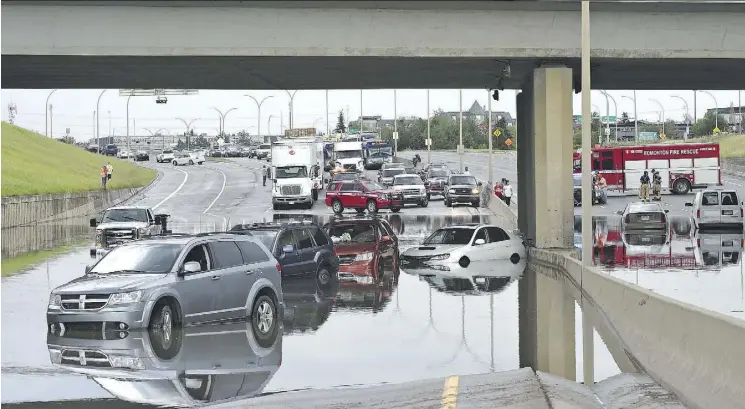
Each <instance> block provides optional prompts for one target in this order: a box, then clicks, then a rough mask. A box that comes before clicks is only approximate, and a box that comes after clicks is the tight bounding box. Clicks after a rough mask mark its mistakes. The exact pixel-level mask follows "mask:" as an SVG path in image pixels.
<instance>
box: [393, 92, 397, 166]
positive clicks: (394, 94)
mask: <svg viewBox="0 0 745 409" xmlns="http://www.w3.org/2000/svg"><path fill="white" fill-rule="evenodd" d="M397 99H398V98H396V90H395V89H394V90H393V134H394V135H396V137H395V138H393V156H397V155H398V107H397V106H396V100H397Z"/></svg>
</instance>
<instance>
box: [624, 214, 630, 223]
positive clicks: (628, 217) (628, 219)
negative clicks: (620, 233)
mask: <svg viewBox="0 0 745 409" xmlns="http://www.w3.org/2000/svg"><path fill="white" fill-rule="evenodd" d="M625 221H626V223H631V215H630V214H627V215H626V219H625Z"/></svg>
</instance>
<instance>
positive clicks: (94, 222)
mask: <svg viewBox="0 0 745 409" xmlns="http://www.w3.org/2000/svg"><path fill="white" fill-rule="evenodd" d="M90 223H91V227H96V225H97V224H98V223H96V218H95V217H93V218H91V220H90Z"/></svg>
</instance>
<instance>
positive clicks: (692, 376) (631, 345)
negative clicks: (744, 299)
mask: <svg viewBox="0 0 745 409" xmlns="http://www.w3.org/2000/svg"><path fill="white" fill-rule="evenodd" d="M574 254H576V253H575V252H574V251H571V250H564V251H557V250H541V249H535V248H531V249H530V262H531V263H538V264H544V265H548V266H551V267H553V268H557V269H558V270H560V272H562V273H563V274H564V275H565V277H566V278H567V279H568V280H569V281H571V282H573V283H574V285H575V286H577V287H580V288H581V291H582V294H583V296H584V297H587V298H588V299H589V300H590V301H591V302H592V303H593V304H595V305H596V306H597V308H599V309H600V310H601V311H602V312H603V314H604V315H605V316H606V317H607V318H608V321H609V322H610V323H611V324H612V326H613V327H614V329H615V332H616V334H617V335H618V337H619V338H620V340H619V341H620V342H621V344H622V345H623V348H624V349H625V350H626V353H627V355H629V358H630V359H631V360H632V361H634V362H635V363H637V364H638V365H639V366H640V367H641V368H643V370H644V371H645V372H646V373H647V374H649V375H650V376H651V377H652V378H654V379H655V380H656V381H657V382H659V383H660V384H661V385H662V386H664V387H665V388H667V389H668V390H669V391H671V392H673V393H675V394H676V395H677V396H678V397H679V398H680V399H681V400H682V401H683V403H685V404H686V405H688V406H689V407H691V408H701V409H704V408H718V409H730V408H731V409H741V408H742V407H743V404H744V403H745V366H743V365H742V363H743V362H745V347H743V345H745V321H742V320H738V319H736V318H733V317H728V316H726V315H723V314H719V313H716V312H712V311H708V310H705V309H702V308H698V307H696V306H693V305H690V304H686V303H683V302H680V301H677V300H674V299H671V298H668V297H665V296H662V295H659V294H657V293H654V292H652V291H649V290H646V289H644V288H641V287H639V286H636V285H634V284H630V283H628V282H625V281H623V280H621V279H618V278H615V277H612V276H609V275H607V274H603V273H602V272H601V271H600V270H598V269H596V268H594V267H588V266H583V265H582V263H581V261H579V260H577V259H576V258H575V257H574Z"/></svg>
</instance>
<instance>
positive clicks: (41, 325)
mask: <svg viewBox="0 0 745 409" xmlns="http://www.w3.org/2000/svg"><path fill="white" fill-rule="evenodd" d="M383 217H384V218H386V219H387V220H388V221H389V223H390V224H391V225H392V227H393V228H394V230H395V233H396V235H397V236H398V240H399V245H398V247H399V251H400V252H403V251H405V250H406V249H407V248H409V247H411V246H413V245H416V244H418V243H420V242H421V241H422V240H423V239H424V237H425V236H427V235H428V234H429V233H431V232H432V231H433V230H435V229H437V228H438V227H441V226H448V225H453V224H463V223H488V222H489V221H490V220H489V217H488V216H483V215H474V216H462V217H460V216H452V217H450V216H448V217H432V216H407V215H387V214H386V215H384V216H383ZM279 218H281V217H279ZM311 218H313V219H315V221H316V222H318V223H321V224H322V223H325V222H327V221H328V220H330V218H331V217H330V216H318V217H315V216H314V217H311ZM173 228H174V231H176V232H177V231H178V230H179V229H184V230H188V229H191V230H194V229H196V230H199V229H200V228H201V227H199V226H198V227H194V226H181V227H178V225H174V227H173ZM190 232H192V231H190ZM90 263H91V259H90V257H89V254H88V250H87V249H84V250H81V251H77V252H74V253H71V254H67V255H64V256H62V257H59V258H56V259H54V260H50V261H49V262H47V263H44V264H43V265H41V266H38V267H35V268H33V269H31V270H29V271H27V272H24V273H22V274H19V275H17V276H13V277H8V278H4V279H3V285H2V322H3V327H4V328H3V329H4V331H2V343H3V348H2V366H3V369H2V403H3V404H9V403H20V402H61V401H65V402H67V403H66V404H64V405H61V406H54V407H55V408H64V407H70V408H78V407H86V405H93V407H95V404H94V402H96V401H95V400H94V401H88V402H86V401H83V400H86V399H110V398H116V399H117V400H116V401H111V402H108V401H107V402H106V403H105V404H106V405H107V407H114V406H112V405H113V404H114V403H113V402H118V403H117V405H118V404H120V403H122V404H123V403H124V402H131V403H132V404H133V405H134V404H137V405H139V404H144V403H150V404H156V405H165V406H172V405H181V404H186V405H192V404H195V403H200V402H201V403H206V402H212V401H215V400H217V399H218V398H220V399H247V398H250V397H251V396H255V395H256V394H259V393H269V392H277V391H287V390H296V389H305V388H329V387H336V386H341V385H375V384H380V383H398V382H406V381H413V380H420V379H428V378H434V377H440V376H449V375H452V374H461V375H466V374H477V373H487V372H498V371H505V370H512V369H516V368H519V367H520V365H521V356H520V351H521V345H520V342H521V335H520V312H519V305H520V302H521V300H520V295H519V294H520V292H519V288H518V287H519V283H520V281H521V280H524V279H525V277H531V274H536V273H533V272H531V271H530V270H526V269H525V266H526V265H525V262H524V261H521V262H520V263H518V264H513V263H512V262H510V261H509V260H500V261H493V262H491V263H481V264H474V265H473V266H472V269H470V270H468V271H454V270H453V271H449V272H434V273H433V272H432V271H429V270H428V272H427V274H419V273H417V272H416V271H406V270H404V269H400V270H399V269H398V268H393V269H394V270H398V271H391V274H394V275H397V276H398V279H397V280H396V281H395V282H393V283H391V284H390V285H386V286H376V285H369V286H368V285H360V284H357V283H354V284H351V283H344V282H336V284H335V285H332V286H329V287H324V288H320V287H319V286H318V285H316V283H315V281H311V282H307V281H304V280H289V279H288V280H284V282H283V292H284V297H285V303H286V307H285V308H286V312H287V313H286V314H285V317H284V319H283V331H281V334H280V335H279V336H278V338H277V340H276V342H275V344H274V345H273V346H272V347H271V348H259V349H257V348H256V345H255V343H252V342H251V340H252V339H253V335H252V332H251V327H250V325H246V324H245V323H243V324H241V323H238V324H230V325H224V326H219V327H217V328H215V327H208V328H204V327H201V326H200V327H195V328H189V329H187V330H186V331H185V333H184V334H183V336H182V337H181V339H182V340H183V343H182V344H181V346H180V350H179V354H178V357H177V358H174V359H171V360H165V359H163V358H161V357H159V356H157V354H154V353H153V352H152V351H153V349H152V345H153V344H154V343H156V342H158V341H157V339H154V338H153V337H152V336H151V335H150V334H148V333H146V332H145V333H139V332H132V333H128V334H127V336H126V337H125V338H124V339H121V340H113V341H112V340H107V341H102V340H96V339H83V338H70V337H58V336H54V335H49V334H48V329H47V328H46V320H45V311H46V307H47V302H48V295H49V292H50V291H51V289H53V288H54V287H56V286H58V285H61V284H63V283H65V282H67V281H69V280H71V279H73V278H75V277H78V276H80V275H82V274H83V272H84V268H85V265H87V264H90ZM540 280H542V281H543V282H544V284H543V287H540V286H539V288H543V290H540V289H539V290H538V291H539V293H541V292H542V293H541V294H539V295H538V296H539V297H545V296H552V295H551V294H548V293H546V292H547V291H548V292H551V291H553V292H559V293H563V292H564V293H566V294H570V293H573V292H572V291H570V289H567V288H566V287H565V286H566V285H567V284H565V283H564V282H562V281H560V280H559V281H557V280H556V279H555V278H546V277H545V276H543V277H542V278H541V279H540ZM552 280H553V281H554V283H553V284H551V283H549V282H550V281H552ZM572 296H573V295H572ZM523 302H524V301H523ZM572 304H574V302H573V301H571V298H570V304H569V306H570V307H571V308H573V310H574V315H575V316H574V317H573V319H569V318H568V317H564V318H562V319H565V323H566V326H568V327H566V328H563V330H562V331H563V335H562V338H561V339H562V340H563V341H561V342H571V343H573V344H574V345H575V346H574V348H567V351H568V352H567V353H568V354H569V355H568V356H567V359H569V360H570V361H573V362H575V367H576V371H575V375H576V379H577V380H581V379H582V373H581V372H582V362H581V358H582V354H581V350H582V349H581V339H582V336H581V322H582V320H581V319H580V310H579V308H578V307H576V306H574V307H572ZM543 313H544V314H549V315H550V314H551V313H552V312H550V311H548V312H543ZM541 336H549V337H551V334H549V333H546V332H542V333H541ZM604 337H606V338H607V335H604ZM526 339H527V338H526ZM558 339H559V338H556V340H552V342H559V341H558ZM523 342H527V341H526V340H523ZM604 345H605V344H604V341H603V338H602V337H600V335H599V334H598V333H597V332H596V333H595V379H596V381H600V380H602V379H605V378H608V377H610V376H613V375H615V374H617V373H619V369H618V365H617V364H616V362H615V361H614V358H613V355H612V354H611V353H610V352H609V350H608V349H607V348H606V347H605V346H604ZM526 347H528V348H529V347H530V346H529V345H528V346H526V345H523V348H526ZM80 350H85V351H89V352H90V353H91V354H94V353H101V354H103V355H101V356H105V357H109V358H110V357H111V356H130V357H140V359H142V361H143V365H144V368H145V369H143V370H128V371H124V373H122V371H118V372H117V371H114V370H112V368H111V367H109V366H106V365H110V362H112V361H110V360H109V361H106V362H108V363H107V364H106V365H104V366H103V367H94V368H92V367H91V365H92V364H90V363H89V362H88V361H86V362H85V363H84V364H83V365H81V363H80V360H79V351H80ZM65 351H66V352H65ZM571 351H574V354H572V352H571ZM73 352H74V355H69V354H70V353H73ZM86 354H88V352H86ZM94 355H95V354H94ZM94 355H91V356H94ZM87 356H88V355H86V357H87ZM95 356H99V355H95ZM60 357H67V358H65V360H64V361H62V360H61V359H62V358H60ZM70 357H72V358H70ZM68 358H70V359H68ZM523 358H524V357H523ZM53 361H54V362H55V364H53V363H52V362H53ZM91 362H92V361H91ZM215 368H221V369H220V370H216V369H215ZM184 374H188V376H185V375H184ZM86 375H88V376H86ZM207 384H209V385H212V386H210V387H209V388H208V389H210V390H212V393H211V394H210V395H209V396H208V395H205V390H206V389H205V388H207V386H205V385H207ZM218 387H219V388H218ZM98 404H99V405H100V404H103V402H98ZM39 405H40V404H35V406H25V407H44V406H43V405H42V406H39ZM121 407H130V406H121ZM132 407H139V406H132Z"/></svg>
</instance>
